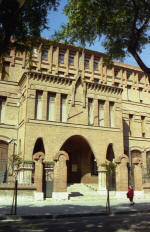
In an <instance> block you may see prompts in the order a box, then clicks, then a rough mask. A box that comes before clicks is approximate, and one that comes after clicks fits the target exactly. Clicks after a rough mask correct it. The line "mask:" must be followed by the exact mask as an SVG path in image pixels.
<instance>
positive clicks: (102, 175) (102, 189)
mask: <svg viewBox="0 0 150 232" xmlns="http://www.w3.org/2000/svg"><path fill="white" fill-rule="evenodd" d="M106 172H107V171H106V168H105V167H103V166H99V167H98V193H99V194H100V195H106V192H107V190H106Z"/></svg>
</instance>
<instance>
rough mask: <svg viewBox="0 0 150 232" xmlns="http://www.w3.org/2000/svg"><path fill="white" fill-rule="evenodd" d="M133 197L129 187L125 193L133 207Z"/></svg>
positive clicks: (131, 189)
mask: <svg viewBox="0 0 150 232" xmlns="http://www.w3.org/2000/svg"><path fill="white" fill-rule="evenodd" d="M133 197H134V191H133V187H132V186H131V185H130V186H129V189H128V192H127V198H129V201H130V205H134V202H133Z"/></svg>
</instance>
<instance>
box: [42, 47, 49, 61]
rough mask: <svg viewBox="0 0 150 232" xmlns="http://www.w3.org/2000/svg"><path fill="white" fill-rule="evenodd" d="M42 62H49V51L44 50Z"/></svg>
mask: <svg viewBox="0 0 150 232" xmlns="http://www.w3.org/2000/svg"><path fill="white" fill-rule="evenodd" d="M42 60H48V49H43V50H42Z"/></svg>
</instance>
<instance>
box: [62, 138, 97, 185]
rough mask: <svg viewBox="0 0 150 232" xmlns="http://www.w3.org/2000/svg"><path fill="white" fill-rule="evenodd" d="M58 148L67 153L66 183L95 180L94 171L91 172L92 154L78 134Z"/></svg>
mask: <svg viewBox="0 0 150 232" xmlns="http://www.w3.org/2000/svg"><path fill="white" fill-rule="evenodd" d="M60 150H63V151H66V152H67V153H68V155H69V160H68V161H67V182H68V183H93V182H94V181H95V182H96V181H97V180H95V178H93V177H94V176H95V175H96V171H95V172H94V171H93V172H92V170H93V169H92V168H93V167H95V168H96V165H93V162H96V161H95V159H94V158H93V156H94V154H93V152H92V150H91V148H90V146H89V144H88V142H87V141H86V139H84V138H83V137H82V136H80V135H74V136H72V137H70V138H69V139H67V140H66V141H65V143H64V144H63V146H62V147H61V149H60Z"/></svg>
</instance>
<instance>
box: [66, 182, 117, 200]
mask: <svg viewBox="0 0 150 232" xmlns="http://www.w3.org/2000/svg"><path fill="white" fill-rule="evenodd" d="M97 187H98V186H97V185H96V184H83V183H75V184H68V187H67V192H68V194H69V199H71V200H89V201H90V200H92V201H93V200H98V199H105V198H106V195H100V194H99V193H98V192H97ZM110 197H111V198H115V191H110Z"/></svg>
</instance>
